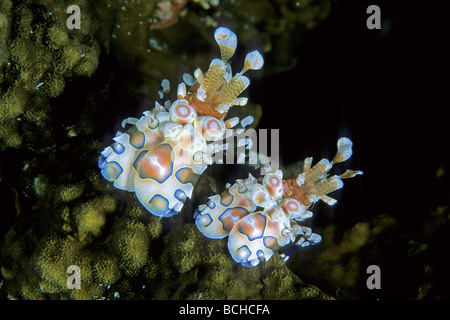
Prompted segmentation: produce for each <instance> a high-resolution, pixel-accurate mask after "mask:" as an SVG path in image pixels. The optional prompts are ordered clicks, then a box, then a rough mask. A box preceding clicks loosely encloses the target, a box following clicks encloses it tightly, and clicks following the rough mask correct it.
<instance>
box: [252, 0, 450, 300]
mask: <svg viewBox="0 0 450 320" xmlns="http://www.w3.org/2000/svg"><path fill="white" fill-rule="evenodd" d="M332 4H333V8H332V13H331V15H330V17H329V18H328V19H326V20H325V21H324V22H323V23H321V24H320V25H319V26H318V27H317V28H315V29H314V30H312V31H311V32H310V33H308V36H307V38H306V39H305V43H304V45H303V49H302V51H301V53H300V56H299V57H298V64H297V66H296V67H295V68H294V69H293V70H291V71H289V72H287V73H284V74H278V75H273V76H268V77H263V79H262V80H261V81H260V82H259V83H258V84H257V86H260V87H259V88H252V93H254V97H252V100H253V101H256V102H258V101H259V102H261V103H264V115H263V117H262V120H261V124H260V127H261V128H279V129H280V134H281V138H280V151H281V154H282V160H283V161H284V163H285V164H289V163H293V162H295V161H298V160H299V159H304V158H305V157H308V156H314V161H315V162H316V161H319V160H320V159H321V158H322V157H327V158H328V159H331V158H332V157H333V155H334V152H335V150H336V141H337V139H338V138H339V137H341V136H347V137H349V138H351V140H352V141H353V143H354V147H353V151H354V153H353V157H352V159H351V160H350V161H348V162H346V163H345V164H341V165H340V168H339V169H336V171H337V172H343V171H344V170H345V168H351V169H360V170H363V171H364V175H363V176H358V177H357V178H354V179H352V180H347V181H344V182H345V186H344V188H343V189H342V190H343V191H339V192H337V193H336V198H337V199H338V200H339V203H338V205H336V206H335V207H334V208H333V209H330V208H327V206H326V205H321V206H320V208H317V209H315V211H316V212H317V211H318V212H317V213H318V214H317V213H316V214H315V217H314V226H315V228H319V230H320V228H321V227H324V226H326V225H327V224H329V223H334V224H336V225H337V226H338V230H347V229H349V228H351V226H353V225H354V224H355V223H357V222H358V221H369V220H370V219H372V218H374V217H376V216H378V215H379V214H381V213H386V214H388V215H390V216H392V217H394V218H395V219H396V220H397V224H396V227H395V229H394V231H392V232H391V233H390V234H389V235H388V236H389V239H386V242H385V243H380V244H378V246H380V247H383V246H384V251H381V254H379V255H378V256H374V257H372V258H373V259H371V257H370V256H369V257H365V259H366V260H365V261H367V263H368V264H371V263H374V262H375V264H376V263H378V264H380V267H381V270H382V290H374V291H376V292H369V290H367V288H365V280H363V283H362V285H361V288H359V291H358V296H359V297H360V298H364V297H367V298H374V297H377V298H403V299H404V298H408V299H410V298H414V297H416V296H417V287H418V285H419V284H420V283H424V282H427V281H428V282H431V283H434V284H435V286H434V289H433V290H434V292H433V294H432V296H431V297H432V298H436V297H447V298H449V297H450V295H449V287H450V281H449V277H448V275H447V273H448V272H447V270H448V268H449V267H450V263H449V262H448V258H447V255H446V253H445V252H447V250H448V249H447V248H448V245H449V244H450V241H449V240H450V238H449V237H450V236H449V233H448V231H450V230H449V229H448V223H447V225H446V229H445V230H439V231H436V234H434V235H430V234H429V233H427V234H426V235H424V229H425V225H426V223H427V219H429V214H430V212H431V211H433V210H435V209H436V208H437V207H438V206H440V205H444V204H447V205H448V203H449V198H450V182H449V172H448V171H449V169H450V167H449V164H450V161H449V160H450V152H449V142H448V137H449V134H448V127H449V121H448V119H449V118H448V112H447V110H446V109H447V107H448V106H449V102H448V96H447V93H448V78H447V77H448V56H445V46H446V44H445V42H447V41H446V40H444V39H447V38H448V35H445V36H443V35H442V36H441V33H442V31H444V30H445V29H444V24H445V22H444V21H445V20H442V19H440V15H441V14H442V13H443V12H445V10H444V8H443V7H439V6H438V5H435V4H431V3H425V2H419V1H370V2H369V1H333V2H332ZM371 4H376V5H378V6H379V7H380V9H381V20H382V28H381V30H368V29H367V27H366V19H367V18H368V17H369V14H367V13H366V8H367V7H368V6H369V5H371ZM447 29H448V28H447ZM268 104H270V106H271V107H268ZM439 167H441V168H444V169H445V170H446V173H445V174H444V175H443V176H442V177H440V178H437V177H436V172H437V171H438V169H439ZM332 196H334V194H333V195H332ZM447 214H448V213H447ZM412 239H414V241H417V240H419V241H420V239H422V241H424V242H425V243H427V245H428V249H427V250H426V252H425V254H423V255H421V256H420V257H419V258H415V260H414V259H413V260H411V259H410V260H408V259H407V254H406V253H405V252H406V251H408V245H407V243H408V242H409V241H411V240H412ZM427 263H430V264H431V265H434V266H435V267H434V270H433V272H432V275H424V270H423V268H424V265H426V264H427ZM316 284H317V283H316ZM321 289H323V288H322V287H321ZM330 293H331V294H334V292H330Z"/></svg>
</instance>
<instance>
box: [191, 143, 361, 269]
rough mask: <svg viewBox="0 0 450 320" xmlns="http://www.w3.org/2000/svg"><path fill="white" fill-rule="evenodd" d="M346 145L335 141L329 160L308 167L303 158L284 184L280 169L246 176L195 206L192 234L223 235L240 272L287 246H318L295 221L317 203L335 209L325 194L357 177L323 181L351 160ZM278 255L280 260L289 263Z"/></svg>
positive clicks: (309, 214) (347, 175) (314, 237)
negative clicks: (335, 167)
mask: <svg viewBox="0 0 450 320" xmlns="http://www.w3.org/2000/svg"><path fill="white" fill-rule="evenodd" d="M352 146H353V143H352V142H351V140H350V139H348V138H340V139H339V140H338V151H337V153H336V155H335V157H334V158H333V160H332V161H329V160H327V159H322V160H321V161H319V162H318V163H317V164H316V165H314V166H313V167H311V165H312V161H313V159H312V158H307V159H305V161H304V166H303V173H301V174H298V175H296V176H294V177H293V178H290V179H287V180H285V179H283V172H282V171H281V170H277V171H276V172H275V173H269V174H266V175H264V176H263V177H261V178H260V179H256V178H254V177H253V176H252V175H249V177H248V179H245V180H237V181H236V183H235V184H233V185H232V186H231V187H230V188H229V189H228V190H226V191H225V192H224V193H222V194H221V195H214V196H211V197H209V201H208V202H207V203H206V204H205V205H201V206H199V207H198V209H197V211H196V212H195V222H196V225H197V228H198V230H199V231H200V232H201V233H202V234H203V235H205V236H206V237H208V238H212V239H221V238H225V237H227V236H228V250H229V252H230V254H231V256H232V258H233V259H234V260H235V261H236V262H238V263H240V264H242V265H243V266H246V267H254V266H257V265H258V264H259V263H260V262H261V261H267V260H269V259H270V258H271V257H272V256H273V254H274V253H277V252H278V251H279V249H280V248H281V247H284V246H286V245H288V244H290V243H292V244H294V245H296V246H299V247H306V246H309V245H314V244H317V243H319V242H320V241H321V239H322V238H321V236H320V235H318V234H315V233H313V232H312V230H311V228H309V227H305V226H302V225H301V224H300V222H302V221H304V220H306V219H308V218H311V217H312V216H313V213H312V212H311V211H310V210H308V209H310V208H311V206H312V205H313V204H314V203H316V202H318V201H319V200H322V201H323V202H325V203H326V204H328V205H330V206H332V205H334V204H336V202H337V201H336V200H335V199H333V198H331V197H330V196H328V194H329V193H331V192H333V191H336V190H338V189H340V188H342V187H343V182H342V180H343V179H348V178H352V177H355V176H356V175H360V174H362V171H359V170H347V171H346V172H344V173H343V174H341V175H333V176H331V177H328V172H329V171H330V170H331V168H332V167H333V165H334V164H337V163H340V162H344V161H346V160H347V159H349V158H350V157H351V155H352ZM281 256H282V257H283V258H284V259H285V261H286V260H287V259H288V258H289V257H288V256H285V255H281Z"/></svg>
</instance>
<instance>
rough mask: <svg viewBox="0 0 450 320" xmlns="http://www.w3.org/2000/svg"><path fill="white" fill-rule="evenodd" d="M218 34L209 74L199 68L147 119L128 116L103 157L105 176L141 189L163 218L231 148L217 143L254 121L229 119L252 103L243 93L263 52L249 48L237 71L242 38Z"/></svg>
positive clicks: (165, 83) (224, 32) (124, 186)
mask: <svg viewBox="0 0 450 320" xmlns="http://www.w3.org/2000/svg"><path fill="white" fill-rule="evenodd" d="M214 37H215V39H216V42H217V44H218V45H219V48H220V53H221V59H214V60H212V62H211V64H210V66H209V68H208V71H207V72H206V73H203V72H202V71H201V70H200V69H197V70H195V72H194V77H195V80H194V81H192V83H191V84H192V87H191V88H190V90H189V91H187V90H186V84H185V83H184V82H182V83H180V84H179V85H178V90H177V100H175V101H174V102H172V103H171V102H170V101H169V100H168V101H166V102H165V103H164V106H163V105H161V104H159V103H158V102H155V108H153V109H152V110H150V111H145V112H144V113H143V116H142V117H141V118H139V119H136V118H127V119H125V120H124V121H123V122H122V127H123V128H125V126H126V125H130V126H131V127H130V128H129V129H128V130H127V131H125V132H124V133H122V132H120V131H119V132H117V134H116V136H115V138H113V140H114V141H115V142H114V143H113V144H112V145H111V146H109V147H107V148H105V149H104V150H103V151H102V152H101V155H100V158H99V167H100V169H101V174H102V175H103V177H104V178H105V179H107V180H108V181H111V182H113V186H114V187H116V188H118V189H121V190H126V191H130V192H135V194H136V196H137V198H138V200H139V201H140V202H141V203H142V205H143V206H144V207H145V208H146V209H147V210H148V211H150V212H151V213H152V214H154V215H156V216H159V217H170V216H172V215H175V214H177V213H179V212H180V211H181V209H182V207H183V205H184V202H185V201H186V199H187V198H190V197H191V195H192V191H193V188H194V185H195V184H196V182H197V180H198V178H199V176H200V175H201V174H202V172H203V171H204V170H205V169H206V167H207V165H208V164H211V163H212V157H213V155H214V154H215V152H217V151H218V150H219V149H220V148H224V147H225V146H224V145H219V144H217V143H214V142H215V141H218V140H221V139H223V137H224V136H229V135H230V133H231V134H232V132H231V131H232V130H230V129H231V128H233V127H235V126H236V125H237V124H239V123H241V125H242V126H243V127H245V126H246V125H248V124H249V123H251V122H252V117H251V116H249V117H247V118H244V119H242V120H240V119H239V118H237V117H234V118H231V119H228V120H225V121H224V119H225V117H226V115H227V111H228V109H229V108H230V107H231V106H234V105H240V106H243V105H245V104H246V103H247V98H239V97H238V96H239V95H240V94H241V93H242V92H243V91H244V90H245V89H246V88H247V87H248V85H249V84H250V80H249V79H248V78H247V77H245V76H244V75H243V74H244V73H245V72H246V71H248V70H250V69H253V70H259V69H261V68H262V66H263V64H264V60H263V57H262V56H261V54H260V53H259V52H258V51H257V50H255V51H252V52H250V53H248V54H247V55H246V57H245V60H244V66H243V68H242V70H241V71H240V72H238V73H237V74H235V75H234V76H232V71H231V66H230V64H229V63H228V60H229V59H230V58H231V57H232V56H233V54H234V51H235V49H236V45H237V37H236V35H235V34H234V33H233V32H231V31H230V30H229V29H227V28H224V27H220V28H217V29H216V31H215V33H214ZM192 79H194V78H192ZM162 88H163V90H162V91H160V97H161V98H162V96H163V94H164V93H165V92H168V91H169V88H170V84H169V82H168V81H167V80H163V82H162Z"/></svg>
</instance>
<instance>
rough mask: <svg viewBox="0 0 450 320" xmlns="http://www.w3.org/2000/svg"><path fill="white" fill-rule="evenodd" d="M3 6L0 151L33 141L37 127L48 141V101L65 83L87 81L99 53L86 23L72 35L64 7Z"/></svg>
mask: <svg viewBox="0 0 450 320" xmlns="http://www.w3.org/2000/svg"><path fill="white" fill-rule="evenodd" d="M78 3H79V4H80V5H84V4H85V2H84V1H79V2H78ZM1 6H2V8H1V9H2V10H0V11H1V12H2V13H1V15H0V25H1V27H0V30H2V32H1V34H0V70H1V75H2V76H1V77H0V78H1V79H2V81H1V84H2V86H1V91H0V95H1V96H0V108H1V109H0V123H1V125H2V127H4V128H5V130H2V131H1V134H0V139H1V141H2V142H1V145H0V147H1V148H5V147H14V148H18V147H20V145H21V144H22V142H23V139H24V136H25V137H26V138H27V139H30V140H32V141H33V140H34V139H33V134H32V131H33V129H35V128H36V126H37V127H38V128H39V130H40V131H43V132H44V134H45V135H46V136H47V137H48V135H49V131H50V128H51V126H50V121H49V119H48V112H49V111H50V109H49V107H48V105H49V98H54V97H57V96H59V95H61V93H62V92H63V90H64V88H65V78H69V77H72V76H87V77H90V76H91V75H92V74H93V73H94V71H95V70H96V69H97V66H98V57H99V54H100V47H99V45H98V43H97V42H96V41H95V40H94V39H93V37H92V35H91V31H92V30H91V29H90V28H89V24H88V23H86V24H84V25H83V29H82V30H83V31H81V32H70V30H69V29H68V28H67V27H66V25H65V21H66V19H67V14H66V12H65V9H66V8H65V6H64V4H60V5H58V6H53V5H52V6H48V7H47V6H45V5H44V4H42V3H37V2H36V1H32V0H30V1H22V2H20V3H17V2H14V3H13V2H11V1H3V2H2V4H1ZM32 7H33V9H32ZM91 27H92V28H93V26H91Z"/></svg>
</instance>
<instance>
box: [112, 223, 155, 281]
mask: <svg viewBox="0 0 450 320" xmlns="http://www.w3.org/2000/svg"><path fill="white" fill-rule="evenodd" d="M115 227H116V228H117V229H116V230H113V234H114V235H115V236H114V237H113V241H114V242H113V246H114V249H115V251H116V252H117V253H118V254H119V255H120V256H121V259H120V261H119V267H120V269H122V270H123V271H124V272H125V273H126V274H129V275H135V274H136V273H137V272H138V271H139V269H140V268H142V267H143V266H144V265H145V264H146V262H147V260H148V254H149V253H148V251H149V248H150V239H149V236H148V233H147V230H146V228H145V226H144V225H143V224H142V223H138V222H134V221H132V220H128V221H127V220H124V221H121V223H118V224H116V226H115Z"/></svg>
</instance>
